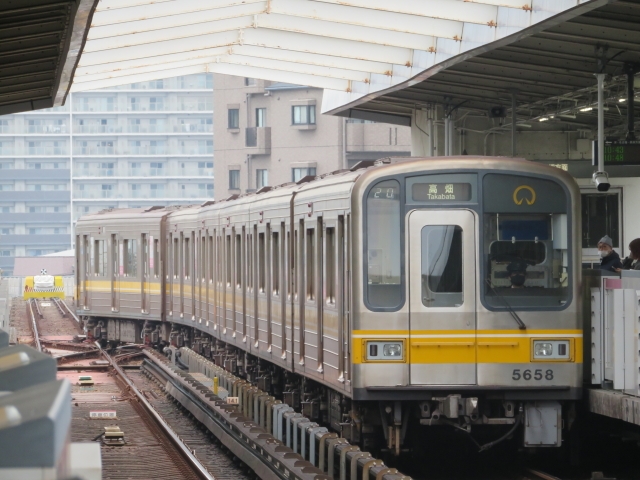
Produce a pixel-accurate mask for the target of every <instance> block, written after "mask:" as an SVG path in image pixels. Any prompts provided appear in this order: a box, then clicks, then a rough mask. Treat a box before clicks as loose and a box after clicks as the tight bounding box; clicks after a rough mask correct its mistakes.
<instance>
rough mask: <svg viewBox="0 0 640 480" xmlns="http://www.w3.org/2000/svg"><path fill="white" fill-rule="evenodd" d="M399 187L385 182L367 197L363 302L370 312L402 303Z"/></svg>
mask: <svg viewBox="0 0 640 480" xmlns="http://www.w3.org/2000/svg"><path fill="white" fill-rule="evenodd" d="M399 193H400V183H399V182H398V181H397V180H385V181H383V182H380V183H378V184H376V185H374V187H373V188H372V189H371V190H370V191H369V195H368V196H367V232H366V244H367V256H366V258H367V262H368V264H367V273H366V274H367V302H368V304H369V306H371V307H373V308H396V307H399V306H400V304H401V303H402V277H401V252H402V244H401V241H400V231H401V228H402V222H401V215H400V194H399Z"/></svg>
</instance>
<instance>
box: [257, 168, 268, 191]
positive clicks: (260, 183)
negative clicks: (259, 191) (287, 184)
mask: <svg viewBox="0 0 640 480" xmlns="http://www.w3.org/2000/svg"><path fill="white" fill-rule="evenodd" d="M267 185H269V171H268V170H267V169H258V170H256V188H262V187H266V186H267Z"/></svg>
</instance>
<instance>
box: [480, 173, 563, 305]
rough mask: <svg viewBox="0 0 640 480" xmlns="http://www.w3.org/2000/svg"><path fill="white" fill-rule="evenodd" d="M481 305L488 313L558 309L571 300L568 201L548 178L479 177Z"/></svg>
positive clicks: (497, 175)
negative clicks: (498, 310) (481, 234)
mask: <svg viewBox="0 0 640 480" xmlns="http://www.w3.org/2000/svg"><path fill="white" fill-rule="evenodd" d="M483 210H484V218H483V227H482V228H483V236H484V238H483V247H482V249H483V257H484V259H483V270H484V277H483V279H482V283H483V287H482V288H483V292H484V295H483V296H484V302H485V305H486V306H487V307H489V308H496V309H508V308H514V309H518V308H522V309H531V310H533V309H558V310H559V309H562V308H564V307H565V306H566V305H567V304H568V302H569V301H570V299H571V290H570V288H569V287H570V285H571V283H572V281H573V279H572V278H571V277H570V268H569V267H570V261H569V259H570V258H571V241H570V235H571V230H570V228H569V219H568V212H569V197H568V195H567V193H566V191H565V190H564V188H563V187H562V185H561V184H560V183H558V182H556V181H554V180H551V179H543V178H537V177H529V176H521V175H510V174H494V173H491V174H487V175H485V176H484V178H483Z"/></svg>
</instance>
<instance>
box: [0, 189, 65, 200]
mask: <svg viewBox="0 0 640 480" xmlns="http://www.w3.org/2000/svg"><path fill="white" fill-rule="evenodd" d="M69 198H70V195H69V190H38V191H33V190H29V191H27V190H20V191H9V192H4V191H0V202H29V201H36V200H38V201H40V200H42V201H47V202H68V201H69Z"/></svg>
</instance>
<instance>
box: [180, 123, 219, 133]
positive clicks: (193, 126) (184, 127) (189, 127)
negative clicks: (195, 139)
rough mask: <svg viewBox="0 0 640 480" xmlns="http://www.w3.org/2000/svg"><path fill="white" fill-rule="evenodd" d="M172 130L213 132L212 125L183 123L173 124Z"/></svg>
mask: <svg viewBox="0 0 640 480" xmlns="http://www.w3.org/2000/svg"><path fill="white" fill-rule="evenodd" d="M173 131H174V132H176V133H213V125H202V124H199V123H196V124H185V125H174V126H173Z"/></svg>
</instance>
